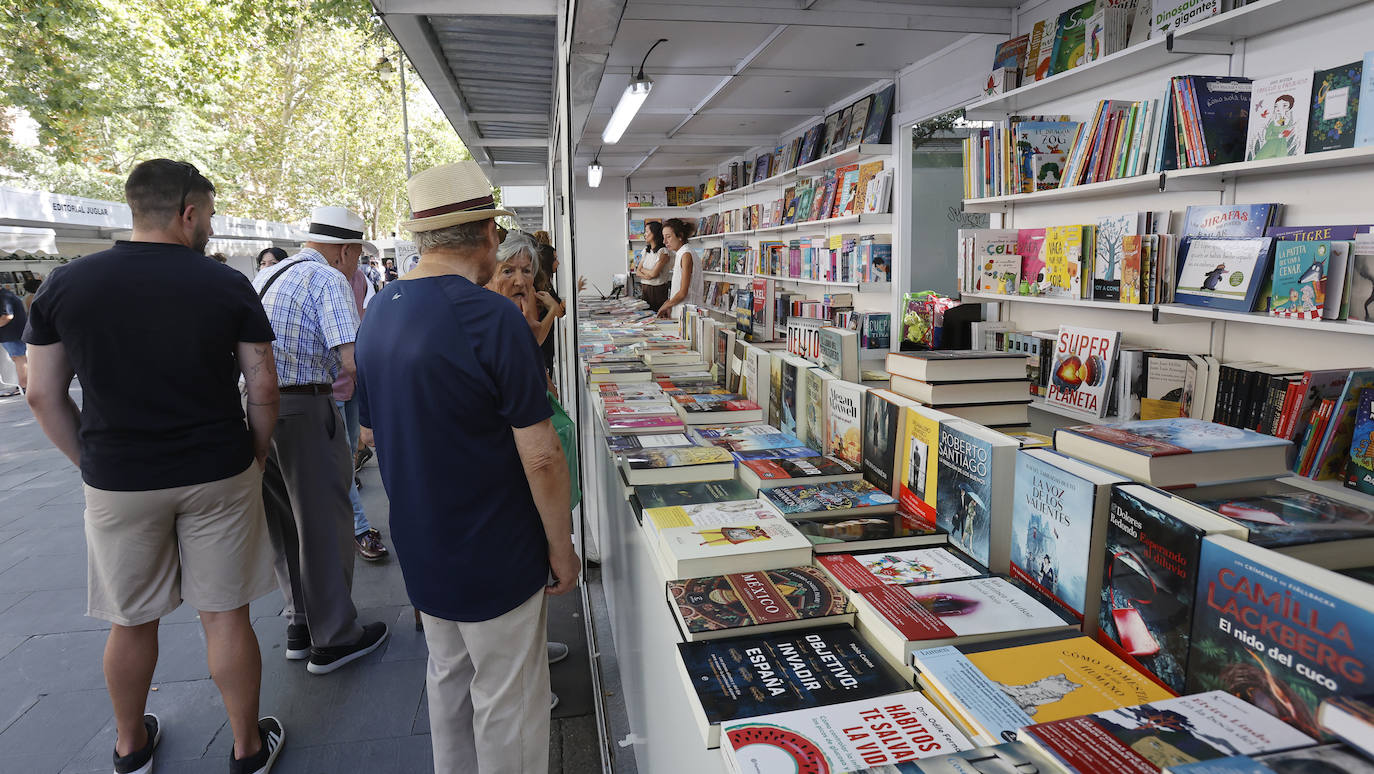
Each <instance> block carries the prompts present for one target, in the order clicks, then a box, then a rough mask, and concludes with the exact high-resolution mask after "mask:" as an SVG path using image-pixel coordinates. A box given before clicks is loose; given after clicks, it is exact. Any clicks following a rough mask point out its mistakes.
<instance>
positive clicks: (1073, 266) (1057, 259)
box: [1041, 226, 1083, 298]
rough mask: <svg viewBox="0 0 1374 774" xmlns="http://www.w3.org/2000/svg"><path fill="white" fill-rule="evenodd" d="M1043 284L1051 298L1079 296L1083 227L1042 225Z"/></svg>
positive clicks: (1081, 289) (1081, 292)
mask: <svg viewBox="0 0 1374 774" xmlns="http://www.w3.org/2000/svg"><path fill="white" fill-rule="evenodd" d="M1045 273H1046V276H1045V287H1044V289H1043V290H1042V292H1041V295H1044V296H1049V297H1051V298H1082V297H1083V227H1082V226H1050V227H1049V228H1047V229H1045Z"/></svg>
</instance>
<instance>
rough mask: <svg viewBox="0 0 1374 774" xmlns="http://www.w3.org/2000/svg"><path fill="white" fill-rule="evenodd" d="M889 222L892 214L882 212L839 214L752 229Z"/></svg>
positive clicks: (774, 230) (761, 231) (764, 230)
mask: <svg viewBox="0 0 1374 774" xmlns="http://www.w3.org/2000/svg"><path fill="white" fill-rule="evenodd" d="M891 223H892V214H891V213H887V212H882V213H871V214H861V215H841V216H840V217H838V218H822V219H821V220H806V221H802V222H801V223H789V224H787V225H785V226H768V227H767V228H759V229H754V233H755V234H774V233H780V232H783V231H801V230H804V229H808V228H830V227H831V226H847V225H854V224H858V225H862V224H869V225H876V226H885V225H890V224H891Z"/></svg>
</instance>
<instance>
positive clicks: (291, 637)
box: [286, 624, 310, 661]
mask: <svg viewBox="0 0 1374 774" xmlns="http://www.w3.org/2000/svg"><path fill="white" fill-rule="evenodd" d="M286 658H287V660H288V661H301V660H304V659H307V658H310V625H309V624H287V625H286Z"/></svg>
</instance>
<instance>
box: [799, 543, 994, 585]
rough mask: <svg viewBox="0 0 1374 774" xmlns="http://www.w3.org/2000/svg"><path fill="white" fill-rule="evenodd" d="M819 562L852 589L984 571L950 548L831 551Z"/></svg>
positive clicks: (974, 573)
mask: <svg viewBox="0 0 1374 774" xmlns="http://www.w3.org/2000/svg"><path fill="white" fill-rule="evenodd" d="M816 564H818V565H820V566H821V567H822V568H823V569H824V570H825V572H827V573H829V574H830V577H831V578H833V579H834V580H835V582H836V583H838V584H839V585H840V586H842V587H844V588H846V589H849V590H850V591H863V590H865V589H871V588H875V587H878V586H909V585H914V584H919V583H931V582H933V581H942V580H958V579H960V578H977V577H980V576H982V575H984V574H985V573H984V572H983V571H982V570H981V569H980V568H978V567H975V566H973V565H971V564H969V563H968V562H966V561H964V560H963V559H961V558H960V557H959V555H957V554H955V553H954V552H953V551H950V550H949V549H947V548H916V549H911V550H907V551H879V552H876V553H852V554H848V553H846V554H830V555H827V556H821V557H817V559H816Z"/></svg>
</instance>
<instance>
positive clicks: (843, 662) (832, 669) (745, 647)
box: [677, 626, 911, 748]
mask: <svg viewBox="0 0 1374 774" xmlns="http://www.w3.org/2000/svg"><path fill="white" fill-rule="evenodd" d="M677 647H678V657H679V658H678V665H679V671H680V674H681V677H682V679H683V682H684V684H685V685H686V686H687V695H688V696H689V697H690V698H691V700H692V702H691V704H692V715H693V717H694V718H695V719H696V722H697V727H698V729H699V730H700V731H701V737H702V740H703V741H704V742H705V743H706V746H707V747H708V748H714V747H719V746H720V724H721V723H723V722H729V721H735V720H742V719H744V718H753V717H758V716H759V715H767V714H771V713H774V712H786V711H789V710H798V709H805V708H807V707H820V706H825V705H828V704H838V703H841V702H846V701H856V700H860V699H871V698H875V697H878V696H887V695H889V694H893V693H898V692H901V691H906V690H909V689H910V687H911V686H910V685H909V684H908V683H907V682H906V681H905V680H904V679H903V678H902V677H900V676H899V675H898V673H897V672H896V670H894V669H892V668H891V667H889V666H888V665H887V664H886V663H884V661H883V658H882V657H881V656H879V655H878V654H877V652H876V651H874V649H873V648H872V646H870V645H869V644H868V643H866V642H864V641H863V639H862V638H860V637H859V635H858V632H856V631H854V630H853V629H852V628H850V627H848V626H826V627H819V628H816V629H811V630H806V631H787V632H775V633H772V634H763V635H758V636H753V637H731V638H727V639H719V640H707V641H703V642H685V643H681V644H679V645H678V646H677Z"/></svg>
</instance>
